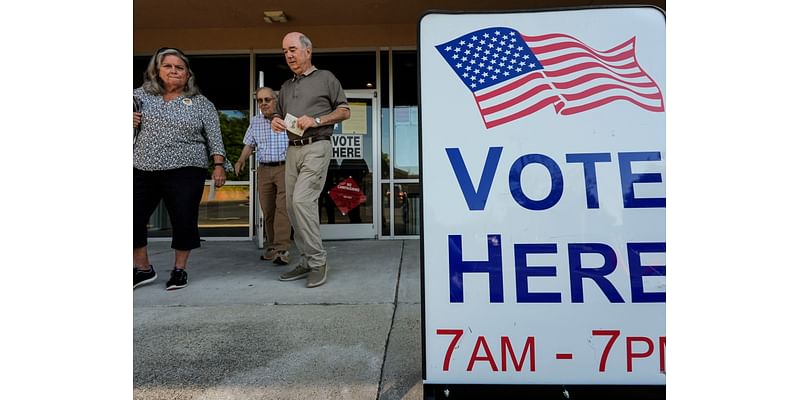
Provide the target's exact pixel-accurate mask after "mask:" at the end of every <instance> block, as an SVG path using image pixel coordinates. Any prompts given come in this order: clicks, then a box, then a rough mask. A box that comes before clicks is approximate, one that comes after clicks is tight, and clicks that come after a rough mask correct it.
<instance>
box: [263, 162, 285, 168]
mask: <svg viewBox="0 0 800 400" xmlns="http://www.w3.org/2000/svg"><path fill="white" fill-rule="evenodd" d="M259 164H261V165H266V166H267V167H280V166H281V165H283V164H286V161H273V162H262V163H259Z"/></svg>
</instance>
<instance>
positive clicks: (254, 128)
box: [244, 112, 289, 163]
mask: <svg viewBox="0 0 800 400" xmlns="http://www.w3.org/2000/svg"><path fill="white" fill-rule="evenodd" d="M244 144H246V145H249V146H252V147H255V148H256V162H259V163H266V162H276V161H284V160H286V148H287V147H289V138H288V137H287V136H286V132H277V133H274V132H272V125H271V124H270V120H269V119H267V118H264V116H263V115H261V113H260V112H259V113H258V115H256V116H254V117H253V118H252V119H250V127H249V128H247V133H245V134H244Z"/></svg>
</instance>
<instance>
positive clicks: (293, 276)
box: [280, 263, 311, 281]
mask: <svg viewBox="0 0 800 400" xmlns="http://www.w3.org/2000/svg"><path fill="white" fill-rule="evenodd" d="M310 272H311V268H308V267H306V266H305V265H303V264H302V263H300V264H298V265H297V266H296V267H294V269H293V270H291V271H289V272H284V273H282V274H281V277H280V280H282V281H295V280H298V279H300V278H305V277H306V276H308V274H309V273H310Z"/></svg>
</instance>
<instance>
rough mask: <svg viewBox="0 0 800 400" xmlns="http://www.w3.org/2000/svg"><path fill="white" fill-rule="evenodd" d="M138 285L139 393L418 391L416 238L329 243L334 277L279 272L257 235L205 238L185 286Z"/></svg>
mask: <svg viewBox="0 0 800 400" xmlns="http://www.w3.org/2000/svg"><path fill="white" fill-rule="evenodd" d="M169 245H170V243H169V242H151V243H150V244H149V250H150V258H151V262H152V263H153V265H154V267H155V269H156V271H157V273H158V279H157V280H156V282H154V283H151V284H148V285H145V286H141V287H139V288H136V289H135V290H134V291H133V304H134V307H133V325H134V340H133V350H134V351H133V371H134V373H133V395H134V399H143V400H144V399H148V400H150V399H152V400H160V399H164V400H166V399H170V400H183V399H187V400H188V399H193V400H200V399H215V400H216V399H353V400H361V399H364V400H367V399H368V400H376V399H377V400H394V399H415V400H416V399H422V373H421V370H422V365H421V363H422V361H421V359H422V357H421V350H420V348H421V347H420V346H421V345H420V337H421V332H420V254H419V240H353V241H326V242H325V247H326V249H327V250H328V265H329V268H330V269H329V272H328V281H327V283H326V284H324V285H323V286H320V287H317V288H312V289H308V288H306V287H305V279H300V280H297V281H292V282H281V281H279V280H278V276H279V275H280V274H281V273H282V272H284V271H288V270H290V269H292V268H293V267H294V266H295V265H296V264H297V263H299V261H300V260H299V257H298V253H297V251H296V250H295V249H294V248H293V249H292V256H293V257H292V261H291V262H290V264H289V265H288V266H275V265H274V264H273V263H272V262H268V261H261V260H259V255H260V254H261V251H260V250H259V249H258V248H257V247H256V245H255V244H254V243H253V242H249V241H234V242H225V241H204V242H203V244H202V247H201V248H200V249H196V250H194V251H192V255H191V257H190V259H189V268H188V269H187V271H188V273H189V285H188V286H187V287H186V288H184V289H180V290H175V291H166V290H165V284H166V281H167V279H169V271H170V269H171V268H172V265H173V253H172V249H170V247H169Z"/></svg>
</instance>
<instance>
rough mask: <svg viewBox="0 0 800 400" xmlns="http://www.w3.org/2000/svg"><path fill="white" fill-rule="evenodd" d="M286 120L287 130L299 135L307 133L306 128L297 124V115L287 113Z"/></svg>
mask: <svg viewBox="0 0 800 400" xmlns="http://www.w3.org/2000/svg"><path fill="white" fill-rule="evenodd" d="M284 121H285V122H286V130H287V131H289V132H292V133H294V134H295V135H297V136H303V133H305V131H306V130H305V129H300V128H299V127H298V126H297V117H295V116H294V115H292V114H289V113H286V118H284Z"/></svg>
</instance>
